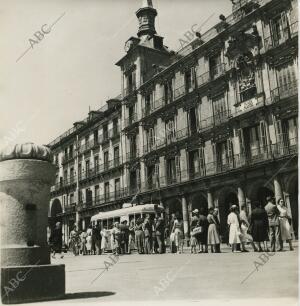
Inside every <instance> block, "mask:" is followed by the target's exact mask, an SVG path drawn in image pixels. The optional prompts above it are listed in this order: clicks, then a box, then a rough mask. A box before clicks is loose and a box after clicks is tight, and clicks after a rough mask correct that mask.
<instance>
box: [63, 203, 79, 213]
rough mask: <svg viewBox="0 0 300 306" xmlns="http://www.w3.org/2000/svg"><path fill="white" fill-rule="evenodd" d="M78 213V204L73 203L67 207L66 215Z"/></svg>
mask: <svg viewBox="0 0 300 306" xmlns="http://www.w3.org/2000/svg"><path fill="white" fill-rule="evenodd" d="M75 212H76V203H71V204H70V205H67V206H65V213H66V214H70V213H75Z"/></svg>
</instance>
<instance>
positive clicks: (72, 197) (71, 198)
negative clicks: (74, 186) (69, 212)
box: [70, 193, 75, 204]
mask: <svg viewBox="0 0 300 306" xmlns="http://www.w3.org/2000/svg"><path fill="white" fill-rule="evenodd" d="M70 204H75V201H74V194H73V193H71V194H70Z"/></svg>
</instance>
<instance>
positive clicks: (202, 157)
mask: <svg viewBox="0 0 300 306" xmlns="http://www.w3.org/2000/svg"><path fill="white" fill-rule="evenodd" d="M199 170H200V175H202V176H204V175H205V154H204V147H202V146H201V147H200V148H199Z"/></svg>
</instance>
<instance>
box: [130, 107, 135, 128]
mask: <svg viewBox="0 0 300 306" xmlns="http://www.w3.org/2000/svg"><path fill="white" fill-rule="evenodd" d="M134 122H135V113H134V107H133V106H130V107H129V108H128V124H132V123H134Z"/></svg>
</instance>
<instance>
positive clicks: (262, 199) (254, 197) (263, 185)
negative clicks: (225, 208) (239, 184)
mask: <svg viewBox="0 0 300 306" xmlns="http://www.w3.org/2000/svg"><path fill="white" fill-rule="evenodd" d="M247 195H248V196H249V198H250V200H251V207H252V203H253V202H254V201H258V202H259V203H262V204H263V205H266V198H267V197H268V196H271V197H274V185H273V184H272V183H271V182H269V181H267V180H261V179H260V180H256V181H255V182H253V183H252V182H251V183H250V184H249V188H248V192H247ZM252 208H253V207H252Z"/></svg>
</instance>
